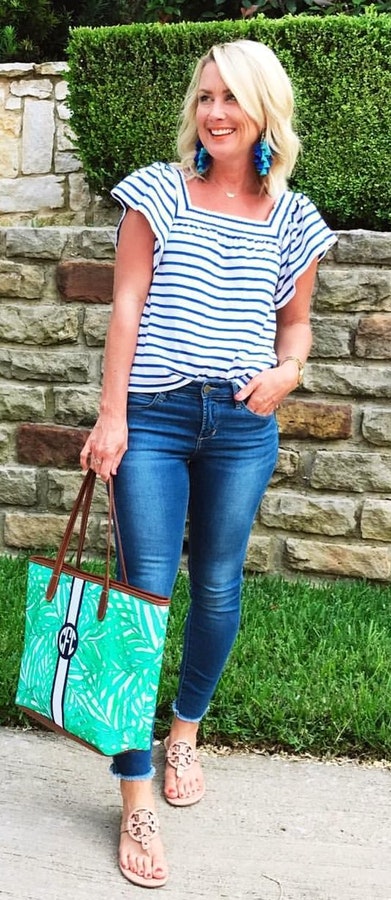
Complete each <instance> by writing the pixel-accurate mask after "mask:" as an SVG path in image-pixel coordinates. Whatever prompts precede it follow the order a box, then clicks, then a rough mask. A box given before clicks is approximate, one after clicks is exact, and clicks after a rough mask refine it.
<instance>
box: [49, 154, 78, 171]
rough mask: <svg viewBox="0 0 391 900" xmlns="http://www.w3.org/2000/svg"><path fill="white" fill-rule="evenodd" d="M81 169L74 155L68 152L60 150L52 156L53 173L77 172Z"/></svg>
mask: <svg viewBox="0 0 391 900" xmlns="http://www.w3.org/2000/svg"><path fill="white" fill-rule="evenodd" d="M81 168H82V163H81V162H80V159H78V158H77V156H76V154H75V153H70V152H69V151H68V150H61V151H59V152H56V153H55V154H54V171H55V172H78V171H79V169H81Z"/></svg>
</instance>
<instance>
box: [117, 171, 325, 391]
mask: <svg viewBox="0 0 391 900" xmlns="http://www.w3.org/2000/svg"><path fill="white" fill-rule="evenodd" d="M112 196H113V197H114V198H115V199H116V200H118V201H119V202H120V203H121V205H122V206H123V210H124V212H123V216H124V215H125V212H126V210H127V208H128V207H130V208H131V209H135V210H138V211H140V212H141V213H143V215H144V216H145V217H146V219H147V221H148V222H149V224H150V226H151V229H152V231H153V233H154V235H155V246H154V261H153V277H152V283H151V287H150V290H149V294H148V297H147V300H146V303H145V307H144V311H143V315H142V319H141V323H140V329H139V335H138V342H137V348H136V353H135V357H134V361H133V366H132V370H131V373H130V379H129V390H131V391H146V392H155V391H157V390H171V389H174V388H178V387H182V386H183V385H185V384H188V383H189V382H190V381H193V380H203V379H205V378H215V377H217V378H224V379H229V380H232V381H235V382H236V383H237V384H238V385H240V386H243V385H244V384H246V382H247V381H249V379H250V378H252V377H253V376H254V375H256V374H257V373H259V372H260V371H262V370H263V369H265V368H270V367H272V366H275V365H276V362H277V360H276V354H275V351H274V339H275V333H276V310H277V309H280V308H281V307H282V306H284V305H285V304H286V303H288V302H289V300H290V299H291V298H292V297H293V295H294V293H295V282H296V279H297V278H298V277H299V275H301V274H302V273H303V272H304V271H305V269H306V268H307V267H308V265H309V264H310V263H311V262H312V260H313V259H315V257H318V259H321V258H322V257H323V256H324V254H325V253H326V252H327V250H328V249H329V247H331V246H332V244H333V243H334V241H335V237H334V235H333V234H332V232H331V231H330V230H329V228H328V226H327V225H326V223H325V222H324V221H323V219H322V218H321V217H320V215H319V213H318V211H317V209H316V208H315V206H314V205H313V203H311V201H310V200H309V199H308V198H307V197H305V196H304V195H303V194H298V193H292V192H291V191H285V192H284V193H283V194H281V196H280V197H279V198H278V199H277V201H276V203H275V205H274V207H273V209H272V211H271V213H270V215H269V217H268V219H267V220H266V221H264V222H258V221H256V220H254V219H246V218H242V217H239V216H233V215H228V214H224V213H217V212H213V211H210V210H206V209H201V208H199V207H197V206H194V205H193V204H192V202H191V199H190V196H189V193H188V189H187V186H186V182H185V179H184V176H183V174H182V173H181V171H180V169H178V168H176V167H175V166H172V165H168V164H166V163H161V162H156V163H153V164H152V165H150V166H147V167H146V168H143V169H139V170H138V171H136V172H134V173H132V174H131V175H128V176H127V177H126V178H125V179H124V180H123V181H121V182H120V183H119V184H118V185H117V186H116V187H115V188H114V189H113V191H112ZM123 216H122V218H123ZM121 221H122V219H121ZM120 225H121V222H120V224H119V226H118V227H119V228H120Z"/></svg>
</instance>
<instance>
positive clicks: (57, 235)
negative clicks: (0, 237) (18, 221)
mask: <svg viewBox="0 0 391 900" xmlns="http://www.w3.org/2000/svg"><path fill="white" fill-rule="evenodd" d="M67 240H68V229H67V228H52V227H50V226H49V227H48V228H26V227H23V226H22V227H20V226H19V227H14V228H9V229H7V242H6V253H7V256H14V257H17V256H23V257H32V258H33V259H60V257H61V254H62V252H63V250H64V247H65V246H66V242H67Z"/></svg>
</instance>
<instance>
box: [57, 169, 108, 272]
mask: <svg viewBox="0 0 391 900" xmlns="http://www.w3.org/2000/svg"><path fill="white" fill-rule="evenodd" d="M80 177H81V176H80V175H70V176H69V179H70V180H71V179H73V178H74V179H77V178H80ZM68 233H69V240H68V243H67V247H66V254H65V255H66V256H69V257H76V258H77V257H82V258H83V259H92V260H97V259H111V260H114V256H115V229H114V228H110V227H97V226H95V227H89V228H86V227H81V228H72V229H68Z"/></svg>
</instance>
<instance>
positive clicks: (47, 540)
mask: <svg viewBox="0 0 391 900" xmlns="http://www.w3.org/2000/svg"><path fill="white" fill-rule="evenodd" d="M67 522H68V517H67V516H58V515H55V514H53V513H36V514H33V513H30V514H28V513H16V512H8V513H6V515H5V520H4V542H5V545H6V546H7V547H17V548H18V549H20V550H24V549H25V550H28V549H31V550H35V551H38V550H45V549H49V550H56V549H57V548H58V546H59V544H60V542H61V540H62V537H63V534H64V531H65V528H66V526H67ZM79 530H80V522H79V521H78V522H76V526H75V531H74V534H75V536H77V535H78V534H79ZM74 543H75V542H74V541H73V542H72V545H73V546H74Z"/></svg>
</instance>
